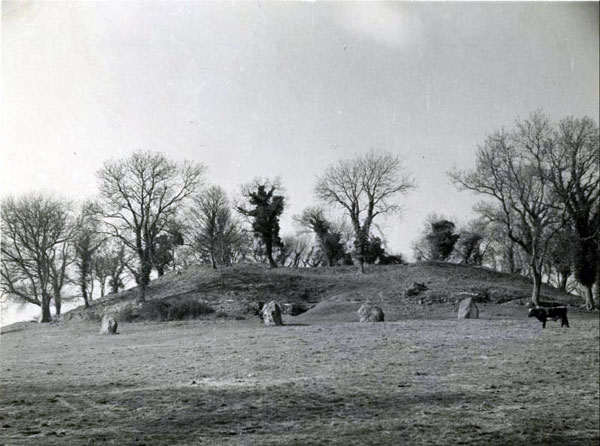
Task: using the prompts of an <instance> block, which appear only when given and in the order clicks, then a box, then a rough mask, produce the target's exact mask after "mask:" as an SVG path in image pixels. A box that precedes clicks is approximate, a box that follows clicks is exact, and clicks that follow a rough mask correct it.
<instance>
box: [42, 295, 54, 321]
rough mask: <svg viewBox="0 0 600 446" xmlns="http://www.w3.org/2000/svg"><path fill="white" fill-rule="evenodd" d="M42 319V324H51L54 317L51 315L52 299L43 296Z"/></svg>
mask: <svg viewBox="0 0 600 446" xmlns="http://www.w3.org/2000/svg"><path fill="white" fill-rule="evenodd" d="M41 307H42V317H41V318H40V323H45V322H51V321H52V315H51V314H50V299H49V298H48V297H47V296H42V305H41Z"/></svg>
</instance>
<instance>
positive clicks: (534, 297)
mask: <svg viewBox="0 0 600 446" xmlns="http://www.w3.org/2000/svg"><path fill="white" fill-rule="evenodd" d="M531 272H532V275H533V292H532V293H531V303H533V305H535V306H536V307H537V306H539V305H540V294H541V291H542V274H541V273H540V272H539V271H538V270H537V268H535V267H533V268H532V271H531Z"/></svg>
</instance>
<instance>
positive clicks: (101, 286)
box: [100, 277, 114, 297]
mask: <svg viewBox="0 0 600 446" xmlns="http://www.w3.org/2000/svg"><path fill="white" fill-rule="evenodd" d="M113 279H114V277H113ZM105 282H106V277H103V278H102V279H101V280H100V297H104V287H105Z"/></svg>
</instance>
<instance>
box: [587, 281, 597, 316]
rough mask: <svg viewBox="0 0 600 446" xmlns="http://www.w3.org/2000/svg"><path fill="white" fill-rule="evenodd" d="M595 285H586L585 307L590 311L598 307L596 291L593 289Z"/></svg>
mask: <svg viewBox="0 0 600 446" xmlns="http://www.w3.org/2000/svg"><path fill="white" fill-rule="evenodd" d="M592 287H593V285H589V286H586V287H585V309H586V310H588V311H592V310H593V309H595V308H596V304H595V303H594V292H593V290H592Z"/></svg>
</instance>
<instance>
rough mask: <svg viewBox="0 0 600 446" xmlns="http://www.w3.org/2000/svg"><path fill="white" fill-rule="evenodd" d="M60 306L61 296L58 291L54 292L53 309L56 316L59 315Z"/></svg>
mask: <svg viewBox="0 0 600 446" xmlns="http://www.w3.org/2000/svg"><path fill="white" fill-rule="evenodd" d="M61 308H62V297H61V295H60V293H55V294H54V309H55V310H56V317H57V318H59V317H60V310H61Z"/></svg>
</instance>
